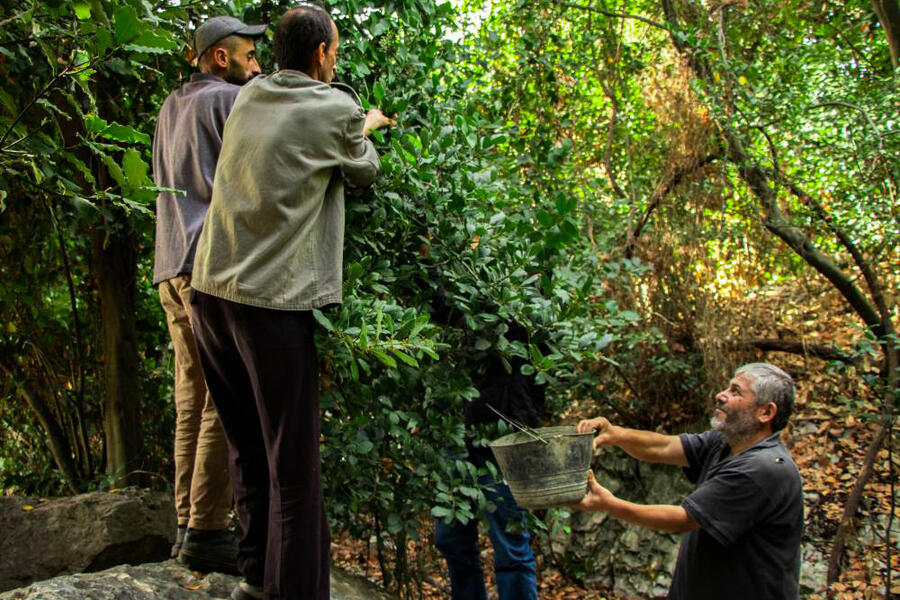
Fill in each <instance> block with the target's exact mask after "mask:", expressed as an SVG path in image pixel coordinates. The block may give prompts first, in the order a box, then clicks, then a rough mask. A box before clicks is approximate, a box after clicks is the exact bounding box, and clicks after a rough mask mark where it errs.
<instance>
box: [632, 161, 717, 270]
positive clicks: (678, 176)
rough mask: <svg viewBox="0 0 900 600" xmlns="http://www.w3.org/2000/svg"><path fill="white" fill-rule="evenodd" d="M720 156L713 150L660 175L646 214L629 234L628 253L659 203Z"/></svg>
mask: <svg viewBox="0 0 900 600" xmlns="http://www.w3.org/2000/svg"><path fill="white" fill-rule="evenodd" d="M718 158H720V155H719V153H718V152H713V153H710V154H707V155H706V156H705V157H703V158H702V159H700V160H699V161H696V162H694V161H692V162H691V163H690V164H688V165H685V166H682V167H681V168H678V169H676V170H675V171H674V172H672V173H669V174H668V175H663V176H662V177H660V180H659V183H657V184H656V189H654V190H653V194H651V196H650V200H649V201H648V202H647V208H646V209H644V214H643V215H641V218H640V220H639V221H638V223H637V225H636V226H635V228H634V231H632V232H630V233H629V234H628V240H627V241H626V243H625V252H626V254H630V253H631V252H632V250H633V249H634V246H635V244H636V243H637V239H638V237H640V235H641V232H642V231H643V229H644V227H646V226H647V223H648V222H649V221H650V215H651V214H652V213H653V211H654V210H656V209H657V208H658V207H659V205H660V204H661V203H662V201H663V200H664V199H665V198H666V197H667V196H668V195H669V193H670V192H671V191H672V190H674V189H675V188H676V187H678V186H679V185H680V184H681V182H682V181H684V179H685V178H686V177H687V176H688V175H691V174H692V173H696V172H697V171H699V170H700V169H702V168H703V167H705V166H707V165H709V164H712V163H713V162H714V161H715V160H716V159H718Z"/></svg>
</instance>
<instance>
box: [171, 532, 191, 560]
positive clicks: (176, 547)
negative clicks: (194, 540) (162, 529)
mask: <svg viewBox="0 0 900 600" xmlns="http://www.w3.org/2000/svg"><path fill="white" fill-rule="evenodd" d="M185 535H187V525H179V526H178V529H177V530H176V531H175V543H174V544H172V554H171V555H170V556H171V558H178V553H179V552H181V545H182V544H184V536H185Z"/></svg>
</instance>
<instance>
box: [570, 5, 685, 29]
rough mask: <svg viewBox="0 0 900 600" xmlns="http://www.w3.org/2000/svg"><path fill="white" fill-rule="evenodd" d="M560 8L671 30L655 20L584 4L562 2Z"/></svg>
mask: <svg viewBox="0 0 900 600" xmlns="http://www.w3.org/2000/svg"><path fill="white" fill-rule="evenodd" d="M559 6H563V7H566V8H575V9H577V10H586V11H589V12H595V13H598V14H601V15H604V16H607V17H613V18H616V19H634V20H635V21H640V22H642V23H646V24H647V25H650V26H652V27H656V28H658V29H662V30H664V31H668V30H669V28H668V27H666V26H665V25H663V24H662V23H659V22H658V21H654V20H653V19H648V18H647V17H642V16H641V15H632V14H628V13H614V12H610V11H608V10H603V9H602V8H594V7H593V6H584V5H582V4H571V3H569V2H560V3H559Z"/></svg>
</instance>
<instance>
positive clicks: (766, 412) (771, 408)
mask: <svg viewBox="0 0 900 600" xmlns="http://www.w3.org/2000/svg"><path fill="white" fill-rule="evenodd" d="M759 409H760V410H759V411H758V412H757V414H758V415H759V421H760V423H763V424H765V423H771V422H772V420H773V419H775V415H776V414H777V413H778V405H776V404H775V403H774V402H766V403H765V404H763V405H762V406H760V407H759Z"/></svg>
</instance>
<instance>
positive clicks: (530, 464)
mask: <svg viewBox="0 0 900 600" xmlns="http://www.w3.org/2000/svg"><path fill="white" fill-rule="evenodd" d="M593 438H594V435H593V433H576V432H575V427H574V426H571V425H569V426H562V427H542V428H540V429H531V430H530V431H527V432H526V431H520V432H517V433H511V434H509V435H505V436H503V437H502V438H499V439H497V440H494V441H493V442H491V451H493V453H494V457H495V458H496V459H497V462H498V463H499V464H500V471H501V472H502V473H503V477H504V478H505V479H506V483H507V484H509V489H510V491H512V495H513V498H515V499H516V502H517V503H518V504H519V506H521V507H522V508H530V509H540V508H549V507H551V506H560V505H565V504H571V503H573V502H578V501H579V500H581V499H582V498H583V497H584V495H585V494H586V493H587V470H588V469H589V468H590V466H591V455H592V453H593Z"/></svg>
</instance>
